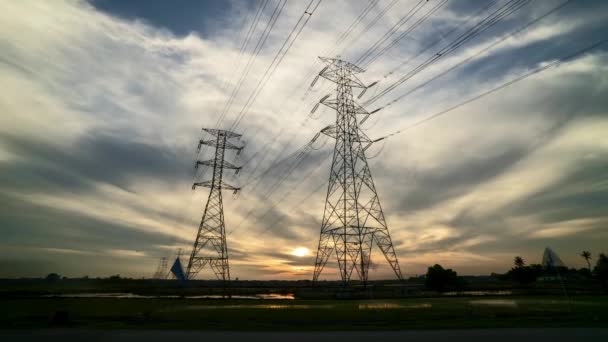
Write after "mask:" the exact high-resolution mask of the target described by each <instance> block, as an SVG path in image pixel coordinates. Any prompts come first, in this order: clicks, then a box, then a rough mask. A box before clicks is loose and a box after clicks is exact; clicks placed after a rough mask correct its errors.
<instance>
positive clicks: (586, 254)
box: [581, 251, 591, 271]
mask: <svg viewBox="0 0 608 342" xmlns="http://www.w3.org/2000/svg"><path fill="white" fill-rule="evenodd" d="M581 257H583V259H585V261H586V262H587V267H588V268H589V271H591V252H589V251H582V252H581Z"/></svg>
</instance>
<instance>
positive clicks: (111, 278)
mask: <svg viewBox="0 0 608 342" xmlns="http://www.w3.org/2000/svg"><path fill="white" fill-rule="evenodd" d="M108 279H110V280H119V279H120V274H116V275H113V276H110V277H109V278H108Z"/></svg>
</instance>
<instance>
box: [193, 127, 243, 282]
mask: <svg viewBox="0 0 608 342" xmlns="http://www.w3.org/2000/svg"><path fill="white" fill-rule="evenodd" d="M203 131H204V132H206V133H207V134H209V135H211V136H212V139H209V140H204V139H201V140H200V141H199V144H198V149H199V151H200V148H201V146H202V145H208V146H211V147H214V148H215V158H213V159H211V160H205V161H197V162H196V163H195V168H198V167H199V166H201V165H204V166H209V167H213V176H212V178H211V180H210V181H204V182H197V183H194V184H193V185H192V189H193V190H194V189H195V188H196V187H197V186H203V187H207V188H209V189H210V190H209V198H208V199H207V204H206V205H205V209H204V211H203V217H202V219H201V223H200V225H199V227H198V233H197V235H196V239H195V240H194V246H193V247H192V253H191V254H190V259H189V261H188V267H187V268H186V278H187V279H193V278H194V277H195V276H196V275H197V274H198V273H199V272H200V271H201V270H202V269H203V268H205V266H209V267H210V268H211V269H212V270H213V272H214V273H215V276H216V277H217V279H219V280H223V281H229V280H230V266H229V264H228V246H227V245H226V227H225V225H224V207H223V203H222V190H232V191H233V192H234V193H235V194H236V193H237V192H238V191H239V190H240V188H237V187H234V186H232V185H229V184H226V183H224V182H223V181H222V176H223V173H224V169H233V170H235V173H238V172H239V170H240V169H241V167H239V166H235V165H233V164H231V163H229V162H227V161H225V160H224V155H225V152H226V150H236V151H237V154H239V153H240V152H241V150H242V149H243V147H242V146H237V145H236V144H235V143H233V142H231V141H230V139H234V138H240V136H241V135H240V134H236V133H233V132H230V131H225V130H219V129H207V128H203Z"/></svg>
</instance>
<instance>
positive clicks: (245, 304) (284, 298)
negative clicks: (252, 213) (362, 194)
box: [0, 292, 608, 330]
mask: <svg viewBox="0 0 608 342" xmlns="http://www.w3.org/2000/svg"><path fill="white" fill-rule="evenodd" d="M142 299H144V300H142ZM0 308H1V309H0V327H2V326H4V327H12V328H19V327H21V328H28V327H54V326H73V327H81V328H88V327H92V328H97V327H99V328H104V327H108V326H110V327H113V328H127V329H128V328H141V327H148V328H154V329H164V328H167V329H208V330H224V329H231V330H260V329H261V330H275V329H279V330H301V329H305V330H306V329H322V330H340V329H353V327H355V328H356V329H364V330H367V329H376V328H378V327H381V328H382V329H406V328H407V329H410V328H411V329H435V328H463V327H466V328H476V327H478V328H488V327H503V328H504V327H530V326H534V327H553V326H559V327H564V326H601V325H607V324H608V296H573V297H570V298H566V297H563V296H508V297H505V296H495V297H483V298H479V296H471V297H461V296H456V297H453V296H449V297H435V298H410V299H369V300H364V299H361V300H359V299H349V300H337V299H331V300H329V299H328V300H312V299H311V300H304V299H294V298H293V296H290V295H282V294H281V295H278V294H274V295H272V296H267V294H264V296H262V295H261V294H260V295H252V296H242V297H236V296H234V297H233V298H231V299H227V298H221V297H217V296H191V297H178V298H176V297H175V296H138V295H133V294H132V293H122V292H115V293H103V294H101V293H93V292H92V293H81V294H78V295H69V294H66V295H62V296H53V297H48V296H45V297H28V298H25V297H24V298H13V299H6V298H5V299H1V298H0ZM56 317H58V318H56Z"/></svg>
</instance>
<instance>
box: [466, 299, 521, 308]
mask: <svg viewBox="0 0 608 342" xmlns="http://www.w3.org/2000/svg"><path fill="white" fill-rule="evenodd" d="M469 303H470V304H472V305H491V306H508V307H513V308H514V307H517V303H516V302H515V301H514V300H512V299H478V300H472V301H470V302H469Z"/></svg>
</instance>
